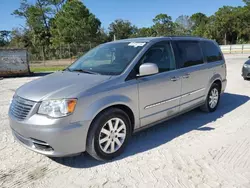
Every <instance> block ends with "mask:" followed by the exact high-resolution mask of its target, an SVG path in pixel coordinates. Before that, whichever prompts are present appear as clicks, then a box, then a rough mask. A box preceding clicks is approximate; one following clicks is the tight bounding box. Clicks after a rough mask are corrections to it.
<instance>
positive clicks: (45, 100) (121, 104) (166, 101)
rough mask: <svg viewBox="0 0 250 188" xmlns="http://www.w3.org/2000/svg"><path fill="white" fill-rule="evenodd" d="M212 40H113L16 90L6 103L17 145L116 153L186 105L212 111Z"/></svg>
mask: <svg viewBox="0 0 250 188" xmlns="http://www.w3.org/2000/svg"><path fill="white" fill-rule="evenodd" d="M226 83H227V80H226V64H225V60H224V57H223V54H222V52H221V50H220V48H219V46H218V45H217V44H216V43H215V42H214V41H212V40H208V39H204V38H197V37H155V38H136V39H126V40H118V41H114V42H109V43H106V44H102V45H99V46H97V47H96V48H94V49H92V50H90V51H89V52H88V53H86V54H85V55H83V56H82V57H81V58H79V59H78V60H76V61H75V62H74V63H73V64H72V65H71V66H69V67H68V68H67V69H65V70H64V71H59V72H56V73H53V74H50V75H48V76H44V77H42V78H40V79H37V80H34V81H32V82H30V83H27V84H25V85H23V86H22V87H20V88H19V89H17V90H16V92H15V94H14V96H13V99H12V102H11V105H10V109H9V119H10V126H11V129H12V132H13V135H14V137H15V138H16V139H17V140H18V141H19V142H20V143H21V144H22V145H23V146H25V147H27V148H29V149H31V150H33V151H35V152H38V153H41V154H44V155H47V156H50V157H62V156H69V155H74V154H78V153H82V152H85V151H87V152H88V153H89V154H90V155H91V156H93V157H94V158H96V159H99V160H110V159H112V158H114V157H116V156H118V155H120V154H121V153H122V151H123V150H124V149H125V146H126V144H127V143H128V140H129V138H130V136H131V135H132V134H133V133H134V132H136V131H139V130H141V129H144V128H147V127H149V126H152V125H156V124H158V123H160V122H162V121H165V120H168V119H170V118H173V117H176V116H178V115H180V114H182V113H185V112H188V111H190V110H192V109H194V108H198V107H200V108H201V109H202V110H204V111H206V112H214V111H215V110H216V108H217V107H218V104H219V101H220V96H221V94H222V93H223V92H224V90H225V87H226Z"/></svg>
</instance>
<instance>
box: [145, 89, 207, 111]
mask: <svg viewBox="0 0 250 188" xmlns="http://www.w3.org/2000/svg"><path fill="white" fill-rule="evenodd" d="M205 89H206V88H201V89H198V90H195V91H192V92H189V93H186V94H183V95H181V96H178V97H174V98H171V99H168V100H164V101H161V102H158V103H154V104H150V105H148V106H145V108H144V109H145V110H146V109H149V108H153V107H156V106H159V105H163V104H166V103H168V102H172V101H175V100H178V99H180V98H182V97H187V96H189V95H193V94H195V93H198V92H201V91H204V90H205Z"/></svg>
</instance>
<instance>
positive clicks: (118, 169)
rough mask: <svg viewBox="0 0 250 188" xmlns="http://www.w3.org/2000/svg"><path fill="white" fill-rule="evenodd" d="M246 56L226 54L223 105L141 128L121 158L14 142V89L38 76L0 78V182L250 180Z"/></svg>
mask: <svg viewBox="0 0 250 188" xmlns="http://www.w3.org/2000/svg"><path fill="white" fill-rule="evenodd" d="M246 57H247V56H244V57H242V56H240V55H239V56H236V55H230V56H227V68H228V87H227V89H226V93H225V94H224V95H223V96H222V98H221V103H220V106H219V108H218V110H217V111H216V112H215V113H212V114H206V113H202V112H200V111H199V110H194V111H192V112H189V113H187V114H185V115H183V116H181V117H178V118H176V119H173V120H171V121H168V122H165V123H162V124H159V125H157V126H155V127H153V128H150V129H147V130H145V131H143V132H140V133H138V134H136V135H135V136H134V137H133V138H132V140H131V142H130V143H129V146H128V148H127V150H126V152H125V153H124V154H123V155H122V156H121V157H120V158H118V159H117V160H115V161H112V162H109V163H102V162H98V161H95V160H94V159H92V158H91V157H89V156H88V155H87V154H83V155H81V156H78V157H71V158H60V159H56V160H55V159H54V160H52V159H50V158H47V157H45V156H42V155H39V154H36V153H34V152H32V151H29V150H27V149H25V148H24V147H22V146H20V145H19V144H18V143H17V142H16V141H14V139H13V137H12V135H11V131H10V128H9V123H8V116H7V112H8V107H9V101H10V99H11V97H12V95H13V93H14V91H15V89H16V88H18V87H19V86H21V85H22V84H24V83H26V82H29V81H31V80H33V79H36V78H37V77H30V78H28V77H24V78H11V79H4V80H1V81H0V86H1V87H0V161H1V162H0V187H2V188H3V187H36V188H40V187H46V188H49V187H52V188H54V187H65V188H68V187H143V188H144V187H150V188H152V187H160V188H162V187H174V188H176V187H199V188H200V187H204V188H206V187H225V188H231V187H246V188H249V187H250V136H249V135H250V115H249V112H250V111H249V109H250V101H249V95H250V81H244V80H243V79H242V78H241V76H240V73H241V67H242V64H243V62H244V61H245V60H246Z"/></svg>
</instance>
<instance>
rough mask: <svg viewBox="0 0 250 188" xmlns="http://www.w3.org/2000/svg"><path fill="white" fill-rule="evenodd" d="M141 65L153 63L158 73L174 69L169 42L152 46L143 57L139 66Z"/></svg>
mask: <svg viewBox="0 0 250 188" xmlns="http://www.w3.org/2000/svg"><path fill="white" fill-rule="evenodd" d="M143 63H155V64H157V66H158V68H159V72H166V71H170V70H174V69H176V66H175V60H174V56H173V53H172V48H171V46H170V43H169V42H159V43H156V44H155V45H153V46H152V47H151V48H150V49H149V50H148V51H147V52H146V54H145V55H144V56H143V58H142V59H141V61H140V63H139V65H141V64H143Z"/></svg>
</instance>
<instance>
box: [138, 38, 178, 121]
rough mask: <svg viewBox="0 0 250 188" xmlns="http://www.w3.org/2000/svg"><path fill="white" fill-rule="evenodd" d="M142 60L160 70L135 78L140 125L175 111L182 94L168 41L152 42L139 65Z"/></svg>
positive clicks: (157, 119) (140, 63)
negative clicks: (156, 72)
mask: <svg viewBox="0 0 250 188" xmlns="http://www.w3.org/2000/svg"><path fill="white" fill-rule="evenodd" d="M144 63H155V64H156V65H157V66H158V68H159V73H158V74H155V75H149V76H145V77H141V78H138V81H139V82H138V89H139V108H140V121H141V126H145V125H148V124H151V123H154V122H157V121H159V120H162V119H164V118H167V117H169V116H172V115H174V114H176V113H178V111H179V104H180V95H181V79H180V73H179V72H178V70H176V63H175V58H174V55H173V50H172V47H171V44H170V41H163V42H159V43H156V44H154V45H153V46H152V47H151V48H150V49H149V50H148V51H147V52H146V53H145V55H144V56H143V58H142V59H141V61H140V62H139V64H138V67H139V66H140V65H142V64H144Z"/></svg>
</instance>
